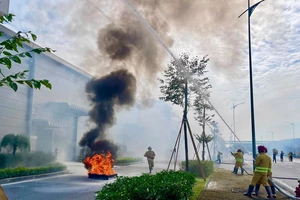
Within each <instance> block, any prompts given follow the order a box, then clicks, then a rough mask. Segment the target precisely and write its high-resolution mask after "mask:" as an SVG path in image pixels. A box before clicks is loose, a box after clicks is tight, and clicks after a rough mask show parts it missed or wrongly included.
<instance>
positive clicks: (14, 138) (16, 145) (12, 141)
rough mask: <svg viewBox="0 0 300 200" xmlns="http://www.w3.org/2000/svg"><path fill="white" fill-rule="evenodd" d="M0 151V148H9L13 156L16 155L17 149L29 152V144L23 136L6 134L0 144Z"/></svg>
mask: <svg viewBox="0 0 300 200" xmlns="http://www.w3.org/2000/svg"><path fill="white" fill-rule="evenodd" d="M0 147H1V148H0V150H1V149H2V148H6V147H11V148H12V150H13V155H15V154H16V151H17V149H19V150H21V151H22V150H30V142H29V139H28V137H27V136H25V135H15V134H7V135H5V136H4V137H3V138H2V140H1V144H0Z"/></svg>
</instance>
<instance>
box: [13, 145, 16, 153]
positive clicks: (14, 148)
mask: <svg viewBox="0 0 300 200" xmlns="http://www.w3.org/2000/svg"><path fill="white" fill-rule="evenodd" d="M16 151H17V147H16V146H14V147H13V155H16Z"/></svg>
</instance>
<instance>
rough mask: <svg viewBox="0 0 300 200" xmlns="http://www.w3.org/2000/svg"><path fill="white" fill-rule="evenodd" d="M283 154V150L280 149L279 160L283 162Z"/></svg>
mask: <svg viewBox="0 0 300 200" xmlns="http://www.w3.org/2000/svg"><path fill="white" fill-rule="evenodd" d="M283 155H284V153H283V151H281V153H280V161H281V162H283Z"/></svg>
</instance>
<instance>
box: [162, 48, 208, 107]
mask: <svg viewBox="0 0 300 200" xmlns="http://www.w3.org/2000/svg"><path fill="white" fill-rule="evenodd" d="M208 61H209V58H208V56H207V55H205V56H204V57H203V58H202V59H200V58H199V57H198V56H196V57H190V55H189V54H188V53H182V54H181V55H180V56H179V59H178V60H172V61H171V62H170V63H169V64H168V67H167V69H165V70H164V73H163V75H164V79H159V81H160V84H161V86H160V91H161V93H162V94H163V96H162V97H160V98H159V99H160V100H163V101H169V102H171V103H172V104H175V105H179V106H181V107H183V106H184V90H185V81H186V79H187V81H188V94H189V95H188V107H190V106H192V104H191V102H192V101H193V100H195V98H196V97H198V99H202V98H203V94H206V91H207V90H208V89H209V88H211V85H210V84H209V79H208V78H207V77H204V75H205V73H206V72H207V71H206V67H207V63H208Z"/></svg>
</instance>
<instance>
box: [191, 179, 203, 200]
mask: <svg viewBox="0 0 300 200" xmlns="http://www.w3.org/2000/svg"><path fill="white" fill-rule="evenodd" d="M204 186H205V181H204V180H203V179H200V178H196V184H195V185H194V187H193V192H194V195H193V196H191V197H190V198H189V200H197V199H198V197H199V195H200V193H201V191H202V190H203V188H204Z"/></svg>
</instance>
